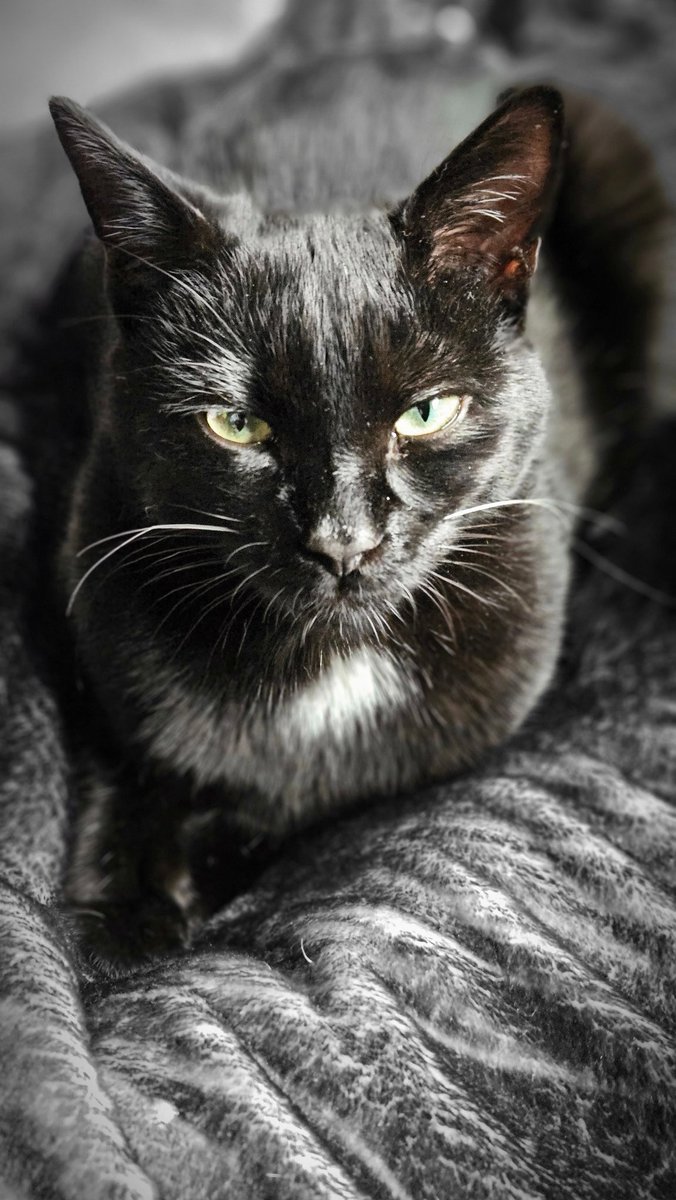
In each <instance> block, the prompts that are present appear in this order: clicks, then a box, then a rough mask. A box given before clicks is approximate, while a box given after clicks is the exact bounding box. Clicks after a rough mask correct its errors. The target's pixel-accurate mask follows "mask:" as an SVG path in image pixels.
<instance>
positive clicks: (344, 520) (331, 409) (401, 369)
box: [54, 89, 560, 641]
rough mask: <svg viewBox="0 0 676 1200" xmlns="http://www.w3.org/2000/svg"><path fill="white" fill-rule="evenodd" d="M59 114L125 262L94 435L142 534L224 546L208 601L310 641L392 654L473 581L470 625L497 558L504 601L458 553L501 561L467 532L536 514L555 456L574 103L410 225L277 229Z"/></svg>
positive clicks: (526, 97)
mask: <svg viewBox="0 0 676 1200" xmlns="http://www.w3.org/2000/svg"><path fill="white" fill-rule="evenodd" d="M54 111H55V116H56V119H57V127H58V129H59V132H60V135H61V137H62V140H63V141H64V145H65V146H66V149H67V150H68V152H69V154H70V156H71V158H72V160H73V162H74V165H75V167H76V170H77V172H78V176H79V178H80V182H81V185H82V188H83V194H84V196H85V199H86V201H87V203H88V206H89V208H90V212H91V213H92V217H93V220H94V224H95V226H96V229H97V232H98V233H99V236H100V238H101V240H102V242H103V243H104V245H105V247H106V251H107V257H108V285H107V286H108V294H109V300H110V304H111V307H112V309H113V312H114V313H115V314H116V316H117V333H116V338H115V344H114V347H113V350H112V353H111V356H110V359H109V360H108V361H107V364H106V365H107V369H106V383H107V386H106V387H104V388H103V389H102V391H101V396H100V397H99V403H98V406H97V411H96V413H95V418H94V419H95V423H96V425H97V430H98V432H97V444H98V446H99V453H100V454H102V455H103V456H104V458H106V460H107V467H108V470H109V471H110V472H111V473H112V474H114V475H115V477H116V481H117V488H118V492H119V494H120V495H122V496H123V497H124V503H125V514H126V517H127V523H128V526H129V527H130V528H135V527H136V526H138V527H141V526H143V525H144V523H145V524H146V525H147V526H153V527H154V526H158V527H159V526H161V525H164V526H168V525H170V524H172V523H173V524H180V523H186V524H187V523H190V522H193V523H202V524H205V523H206V524H209V523H211V524H212V525H215V526H218V525H219V524H220V525H221V526H222V533H220V534H219V533H218V532H217V530H216V529H214V530H213V531H212V533H213V536H211V537H210V538H209V539H208V540H202V541H201V542H199V539H198V544H199V546H200V552H199V554H197V556H196V557H194V558H193V559H192V568H193V571H194V573H197V574H198V575H199V574H200V573H201V578H202V579H203V583H204V591H203V592H201V593H197V594H198V595H201V596H204V598H205V601H206V602H209V603H210V602H211V600H212V598H213V596H216V597H217V598H218V595H219V590H220V591H222V592H224V593H226V594H229V595H230V596H231V597H232V598H235V597H237V596H238V595H241V597H242V600H243V601H246V602H247V603H248V604H249V608H251V607H252V604H253V610H254V612H258V613H259V615H260V616H261V619H262V620H267V619H268V618H269V619H270V620H273V621H274V620H279V619H280V618H281V617H284V616H285V617H291V618H292V619H293V620H294V621H295V622H296V626H297V629H298V630H299V632H300V634H301V636H302V637H305V636H306V635H307V633H308V632H309V631H310V630H311V629H312V628H315V629H316V630H317V631H321V630H327V629H328V630H331V631H333V632H336V631H338V632H339V634H340V637H341V638H344V639H347V640H348V641H350V640H353V639H354V638H355V637H359V636H361V635H368V634H369V632H370V633H372V634H375V635H376V637H377V635H378V631H379V630H380V629H382V628H383V627H384V625H386V624H387V622H388V620H389V618H390V617H391V616H393V615H397V614H399V615H400V614H401V613H402V611H403V609H404V607H405V606H406V605H411V606H414V605H415V602H416V599H417V598H418V597H419V596H420V595H428V596H432V597H433V596H435V595H436V596H438V595H439V581H441V582H448V564H449V562H450V563H454V564H455V566H454V568H452V570H453V571H454V574H455V579H454V583H453V585H452V586H453V587H454V588H455V592H454V595H455V597H456V598H457V599H459V601H460V602H462V601H463V599H464V598H465V597H467V596H469V597H472V596H475V595H476V594H477V593H481V592H482V590H484V588H485V587H487V588H488V590H491V589H493V590H494V588H495V583H496V582H499V581H496V576H495V574H494V573H493V571H491V570H489V569H488V565H487V562H488V557H490V555H488V557H487V559H486V562H485V563H484V566H483V575H484V579H483V580H482V579H481V571H482V568H481V567H480V566H479V565H478V563H477V564H475V565H474V568H473V570H474V574H473V575H472V574H471V573H470V572H471V569H472V568H471V567H470V565H469V564H470V560H469V559H468V557H467V554H471V553H477V551H476V550H474V551H473V550H472V549H471V547H468V548H467V551H466V554H465V557H464V559H462V556H461V561H460V563H458V561H457V557H458V556H457V553H456V551H457V550H458V547H459V546H460V545H461V543H463V542H464V541H466V539H467V536H468V534H471V536H472V537H473V538H474V539H475V540H476V538H477V536H479V537H485V538H487V539H490V538H491V537H493V538H494V539H495V537H496V536H497V535H495V533H493V534H490V533H485V532H484V533H483V534H482V533H477V520H478V524H479V526H481V524H482V522H481V518H480V516H479V518H477V514H476V513H473V512H470V513H467V512H466V511H465V510H468V509H471V510H474V509H479V508H481V506H484V505H493V504H495V503H496V502H498V501H505V500H510V499H511V498H512V497H514V496H515V495H519V494H522V492H523V491H524V489H525V490H527V486H528V479H529V476H530V475H531V474H532V472H533V471H534V470H535V469H536V467H537V465H538V462H539V458H540V455H541V450H542V441H543V433H544V428H545V424H546V418H547V412H548V407H549V399H550V398H549V392H548V389H547V385H546V382H545V380H544V376H543V374H542V371H541V369H540V367H539V365H538V363H537V360H536V358H535V356H534V354H533V353H532V351H531V350H530V348H529V346H528V344H527V342H526V340H525V338H524V336H523V332H522V324H523V312H524V307H525V299H526V292H527V284H528V280H529V277H530V275H531V274H532V271H533V269H534V267H535V264H536V261H537V249H538V244H539V242H538V239H539V231H540V228H541V226H542V222H543V219H544V213H545V210H546V207H547V204H548V201H549V198H550V195H551V192H552V189H553V187H554V184H555V178H556V161H557V150H558V143H559V140H560V104H559V99H558V97H557V95H556V93H551V92H549V91H547V90H546V89H531V90H530V91H529V92H526V93H523V94H522V96H521V97H517V98H516V99H513V100H511V101H509V102H508V103H507V105H505V106H503V109H502V110H499V112H498V113H497V114H496V115H494V116H493V117H492V118H490V119H489V121H487V122H485V124H484V126H482V127H480V129H479V130H478V131H477V132H476V133H475V134H474V135H472V137H471V138H470V139H468V141H467V142H466V143H463V146H462V147H460V148H459V150H457V151H455V152H454V154H453V155H451V157H450V158H449V159H448V160H447V161H446V162H445V163H443V164H442V165H441V167H439V168H438V169H437V171H436V172H434V173H433V175H432V176H430V177H429V178H428V179H427V180H426V181H425V182H424V183H423V184H422V185H421V186H420V188H419V189H418V190H417V191H416V192H415V193H414V195H413V196H412V197H411V198H410V199H409V200H408V201H407V202H406V203H405V204H403V205H401V206H400V207H399V208H398V209H397V210H396V211H395V212H390V213H388V212H384V211H375V210H374V211H372V212H369V213H366V214H361V215H358V216H355V215H345V214H343V215H340V214H339V215H331V216H316V215H315V216H274V217H269V216H265V215H264V214H261V213H258V212H255V211H254V210H253V209H252V207H251V205H250V203H249V201H248V200H247V199H246V198H243V197H234V198H232V197H231V198H227V199H222V200H219V199H217V198H215V197H213V196H210V195H205V194H203V193H201V192H199V191H197V190H196V189H194V188H192V187H190V186H189V185H186V184H184V183H180V182H177V181H175V180H173V179H171V178H169V177H167V176H166V174H165V175H161V174H155V173H154V171H151V170H150V168H148V167H147V166H146V164H145V163H144V162H142V161H141V160H139V159H138V158H136V157H135V156H134V155H132V154H131V153H130V152H129V151H127V150H126V149H125V148H124V147H122V146H121V145H120V144H119V143H116V142H115V141H114V139H112V138H111V136H110V135H109V134H107V133H106V132H105V131H103V130H102V129H101V128H100V127H99V126H98V125H96V124H95V123H94V122H92V121H91V119H90V118H88V117H87V116H86V115H83V114H82V112H81V111H80V110H76V109H75V108H74V107H73V106H70V105H68V104H67V103H66V104H57V105H55V109H54ZM91 486H93V487H96V484H95V483H94V484H92V485H91ZM500 515H501V516H502V517H503V518H504V521H503V528H506V529H508V530H509V528H511V524H512V523H513V520H512V519H513V516H514V514H513V513H512V512H510V511H509V510H505V511H504V512H503V513H502V514H500ZM483 529H484V531H485V530H486V525H485V523H484V524H483ZM505 545H507V542H506V543H505ZM463 552H464V551H463ZM486 553H487V552H486ZM161 565H164V564H161ZM190 567H191V560H190V559H188V560H187V563H186V569H189V568H190ZM500 570H501V571H504V572H505V574H506V575H509V572H510V563H509V562H508V561H505V562H504V563H503V564H502V566H501V568H500ZM444 572H445V573H444ZM468 577H469V582H468ZM463 579H464V580H465V582H464V583H463ZM488 580H492V581H493V582H492V583H488V582H487V581H488ZM482 583H483V585H484V588H482ZM186 586H188V585H187V584H186ZM210 587H211V588H213V590H212V591H211V594H209V589H210ZM512 590H514V589H512Z"/></svg>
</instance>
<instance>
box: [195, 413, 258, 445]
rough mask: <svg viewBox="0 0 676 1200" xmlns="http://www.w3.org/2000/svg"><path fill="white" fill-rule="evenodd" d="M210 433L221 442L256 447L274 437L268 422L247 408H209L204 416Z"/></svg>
mask: <svg viewBox="0 0 676 1200" xmlns="http://www.w3.org/2000/svg"><path fill="white" fill-rule="evenodd" d="M203 421H204V424H205V426H206V427H207V430H208V432H209V433H210V434H211V435H212V437H214V438H215V439H216V440H217V441H219V442H229V443H231V444H232V445H235V446H254V445H256V443H258V442H265V441H267V439H268V438H269V437H270V436H271V435H272V429H271V428H270V426H269V425H268V423H267V421H263V420H261V418H260V417H257V416H256V415H255V413H252V412H250V411H249V410H248V409H246V408H209V409H207V411H206V412H205V413H204V414H203Z"/></svg>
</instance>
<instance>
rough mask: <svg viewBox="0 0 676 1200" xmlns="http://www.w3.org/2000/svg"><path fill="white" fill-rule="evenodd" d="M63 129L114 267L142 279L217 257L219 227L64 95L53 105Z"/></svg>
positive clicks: (60, 132)
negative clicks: (209, 255) (214, 254)
mask: <svg viewBox="0 0 676 1200" xmlns="http://www.w3.org/2000/svg"><path fill="white" fill-rule="evenodd" d="M49 108H50V111H51V114H52V117H53V119H54V124H55V126H56V131H57V133H58V135H59V138H60V141H61V144H62V146H63V148H64V150H65V152H66V154H67V155H68V158H69V159H70V163H71V166H72V167H73V170H74V171H75V174H76V176H77V178H78V182H79V184H80V190H81V191H82V196H83V198H84V202H85V204H86V206H87V209H88V210H89V215H90V217H91V219H92V223H93V225H94V229H95V230H96V233H97V234H98V236H99V238H100V239H101V241H102V242H103V243H104V245H105V246H106V249H107V251H108V254H109V261H110V262H111V263H114V264H115V266H116V267H119V268H120V269H121V270H122V271H123V272H124V273H125V274H127V275H128V276H129V277H130V278H133V279H134V280H135V281H137V282H138V281H140V280H141V279H142V278H143V277H144V276H148V274H149V272H150V273H152V275H154V278H155V281H156V282H157V273H158V271H159V272H160V273H161V272H162V271H166V270H169V269H171V268H176V267H177V266H180V265H181V263H182V262H184V261H186V260H191V261H194V260H195V259H196V258H198V257H199V256H200V255H202V254H204V253H206V252H208V251H209V249H210V248H211V247H212V246H213V244H214V242H215V239H216V236H217V234H216V229H215V226H214V224H213V223H212V222H211V221H210V220H209V218H208V217H207V216H206V215H205V213H204V212H202V210H201V209H200V208H199V207H198V206H197V204H195V203H193V202H192V200H191V199H189V198H188V197H186V196H185V195H183V194H181V192H179V191H178V189H177V188H176V187H175V186H173V183H172V182H171V181H170V180H169V177H168V173H165V174H164V176H163V173H162V171H161V168H155V167H154V166H152V165H151V164H150V163H149V162H147V161H146V160H145V159H144V158H142V157H141V156H140V155H139V154H137V153H135V151H133V150H132V149H131V148H130V147H128V146H126V145H125V144H124V143H123V142H121V141H120V140H119V139H118V138H116V137H115V135H114V134H113V133H112V132H111V131H110V130H109V129H108V128H107V127H106V126H105V125H103V124H102V123H101V122H100V121H98V120H96V118H95V117H93V116H92V115H91V113H88V112H87V111H86V110H85V109H83V108H81V107H80V106H79V105H78V104H75V103H74V102H73V101H72V100H68V99H65V98H64V97H54V98H53V99H52V100H51V101H50V104H49Z"/></svg>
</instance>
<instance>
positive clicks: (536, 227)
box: [398, 87, 563, 307]
mask: <svg viewBox="0 0 676 1200" xmlns="http://www.w3.org/2000/svg"><path fill="white" fill-rule="evenodd" d="M562 144H563V99H562V97H561V95H560V93H559V92H557V91H555V90H554V89H553V88H548V87H532V88H528V89H526V90H524V91H520V92H517V93H514V94H512V95H511V96H510V97H509V99H508V100H507V101H506V102H505V103H504V104H503V105H502V106H501V107H500V108H499V109H497V111H496V112H494V113H493V114H492V115H491V116H490V117H488V119H487V120H486V121H484V122H483V124H482V125H480V126H479V128H478V129H476V130H475V131H474V133H472V134H470V136H469V137H468V138H466V140H465V141H464V142H462V143H461V144H460V146H458V148H457V149H456V150H454V151H453V153H452V154H451V155H449V157H448V158H447V159H445V161H444V162H443V163H441V165H440V166H439V167H437V168H436V170H435V171H433V172H432V174H431V175H429V176H428V178H427V179H426V180H425V181H424V182H423V183H422V184H421V185H420V187H419V188H418V189H417V190H416V191H415V192H414V193H413V195H412V196H411V197H410V199H409V200H408V201H407V202H406V203H405V205H404V207H403V209H402V210H400V212H399V215H398V224H399V227H400V229H402V231H403V233H404V236H405V238H406V242H407V245H408V246H409V249H410V252H411V253H412V254H413V256H414V257H415V259H416V260H417V263H418V265H419V266H421V267H422V270H423V272H424V274H425V275H426V277H427V279H428V280H429V281H430V282H431V283H435V282H437V281H439V280H440V279H442V278H443V277H444V275H445V274H446V273H447V272H448V271H452V270H453V269H456V268H458V267H472V268H475V269H478V270H479V271H481V273H482V274H483V275H484V276H485V277H486V278H487V279H488V280H489V282H490V283H491V284H492V285H493V286H494V287H495V289H496V290H497V291H498V292H499V293H500V294H501V295H502V296H503V297H504V299H505V300H506V301H507V302H508V303H509V304H510V306H511V307H515V306H516V307H520V306H522V305H523V303H524V301H525V298H526V293H527V284H528V280H529V278H530V276H531V275H532V273H533V271H534V270H535V267H536V264H537V256H538V248H539V241H540V237H541V235H542V232H543V230H544V227H545V225H546V222H547V218H548V215H549V210H550V208H551V204H552V200H553V198H554V195H555V192H556V186H557V183H558V177H559V168H560V158H561V148H562Z"/></svg>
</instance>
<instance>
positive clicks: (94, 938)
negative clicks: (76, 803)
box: [66, 770, 201, 974]
mask: <svg viewBox="0 0 676 1200" xmlns="http://www.w3.org/2000/svg"><path fill="white" fill-rule="evenodd" d="M83 793H84V794H83V804H82V808H81V811H80V814H79V816H78V818H77V820H76V823H75V834H74V840H73V846H72V851H71V856H70V863H69V869H68V875H67V881H66V903H67V906H68V911H69V912H70V914H71V915H72V917H73V920H74V923H75V927H76V936H77V941H78V944H79V947H80V949H81V951H82V953H83V955H84V957H85V958H86V959H87V960H88V961H89V963H90V965H91V966H92V967H94V968H95V969H96V970H100V971H103V972H105V973H107V974H119V973H122V972H124V971H125V970H126V969H128V968H129V967H130V966H132V965H133V964H135V963H138V962H140V961H143V960H144V959H147V958H152V957H155V956H156V955H158V954H166V953H168V952H171V951H178V950H180V949H182V948H183V947H185V946H186V945H187V944H188V942H189V939H190V933H191V929H192V928H193V926H194V924H195V923H196V922H197V921H198V920H199V917H200V915H201V914H200V906H199V904H198V901H197V897H196V894H195V892H194V888H193V886H192V881H191V878H190V872H189V868H188V865H187V862H186V860H185V856H184V853H183V847H182V844H181V837H180V826H181V819H180V812H179V810H178V806H177V800H176V797H175V795H173V794H172V793H171V791H170V790H166V791H164V790H163V789H162V788H158V787H153V788H152V789H141V788H139V785H138V783H137V782H136V781H135V780H134V779H133V777H132V776H131V775H130V774H127V773H119V774H116V776H113V775H112V773H109V774H108V773H104V772H102V771H100V770H99V771H96V772H95V773H90V774H89V775H88V777H87V780H86V784H85V786H84V788H83Z"/></svg>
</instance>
